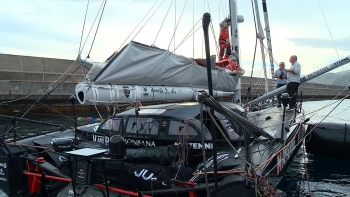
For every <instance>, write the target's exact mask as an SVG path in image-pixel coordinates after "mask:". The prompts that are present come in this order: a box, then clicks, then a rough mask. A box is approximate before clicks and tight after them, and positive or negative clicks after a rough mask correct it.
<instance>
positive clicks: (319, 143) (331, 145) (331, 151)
mask: <svg viewBox="0 0 350 197" xmlns="http://www.w3.org/2000/svg"><path fill="white" fill-rule="evenodd" d="M316 125H317V124H310V125H309V126H308V128H307V131H306V134H309V136H307V137H306V139H305V146H306V152H307V153H310V154H314V155H318V156H323V157H330V158H336V159H346V160H350V154H348V153H350V131H349V130H350V126H349V125H346V124H344V123H332V122H322V123H320V124H319V125H318V126H317V127H315V126H316Z"/></svg>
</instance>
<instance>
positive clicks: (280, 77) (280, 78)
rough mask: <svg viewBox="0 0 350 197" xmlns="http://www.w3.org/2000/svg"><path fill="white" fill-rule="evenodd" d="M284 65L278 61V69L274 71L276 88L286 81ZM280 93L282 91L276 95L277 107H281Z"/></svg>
mask: <svg viewBox="0 0 350 197" xmlns="http://www.w3.org/2000/svg"><path fill="white" fill-rule="evenodd" d="M284 67H285V65H284V62H280V63H279V69H277V70H276V71H275V78H277V88H279V87H282V86H284V85H286V83H287V72H286V69H285V68H284ZM281 94H282V93H280V94H278V95H277V100H278V105H277V107H281Z"/></svg>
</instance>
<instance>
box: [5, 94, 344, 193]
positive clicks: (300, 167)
mask: <svg viewBox="0 0 350 197" xmlns="http://www.w3.org/2000/svg"><path fill="white" fill-rule="evenodd" d="M332 103H333V104H332ZM330 104H332V105H330ZM336 104H338V103H337V102H336V103H334V101H312V102H304V104H303V107H304V109H305V111H306V118H310V119H311V121H310V122H318V121H320V120H321V119H323V117H324V116H325V115H327V114H328V112H330V111H331V110H332V109H333V108H334V107H335V106H336ZM325 105H329V106H328V107H324V106H325ZM349 108H350V100H345V101H343V102H342V103H341V104H340V105H339V106H338V107H337V108H336V109H335V110H334V111H333V112H332V113H331V114H330V116H329V117H328V118H327V119H326V120H325V121H333V122H341V123H350V110H349ZM100 113H101V115H102V116H103V117H104V118H106V117H107V113H106V112H100ZM77 117H99V116H98V114H97V113H89V114H77ZM24 118H30V119H34V120H39V121H44V122H49V123H55V124H61V125H63V126H64V127H66V128H68V127H72V126H73V125H74V121H73V116H72V115H69V116H61V115H46V114H45V115H43V114H28V115H26V116H25V117H24ZM88 122H89V121H88V120H85V121H79V122H78V125H81V124H86V123H88ZM7 124H8V121H4V120H1V119H0V132H1V133H2V132H3V131H4V130H5V127H6V125H7ZM17 128H18V133H19V134H21V135H28V134H31V133H40V132H45V131H56V130H57V129H58V128H54V127H51V126H45V125H38V124H30V123H23V122H19V124H18V125H17ZM303 151H304V150H303V147H302V148H301V150H300V151H299V152H298V154H297V155H296V157H295V159H294V161H293V162H292V164H291V166H290V168H289V169H288V170H287V172H286V174H285V177H284V178H283V179H282V181H281V183H280V185H279V186H278V188H279V189H281V190H283V191H286V192H287V193H288V195H289V196H291V197H299V196H309V187H308V181H307V179H306V174H307V175H308V177H309V184H310V189H311V193H312V196H315V197H318V196H320V197H330V196H332V197H338V196H346V195H347V194H349V193H350V161H346V160H337V159H329V158H322V157H317V156H310V155H306V159H304V153H303ZM344 154H350V153H344ZM305 163H306V168H307V171H306V168H305ZM0 195H1V194H0Z"/></svg>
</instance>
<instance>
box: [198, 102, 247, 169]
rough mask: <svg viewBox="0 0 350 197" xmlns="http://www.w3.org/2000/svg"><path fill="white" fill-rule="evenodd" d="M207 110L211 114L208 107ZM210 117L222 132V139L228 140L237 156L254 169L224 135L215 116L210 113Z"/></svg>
mask: <svg viewBox="0 0 350 197" xmlns="http://www.w3.org/2000/svg"><path fill="white" fill-rule="evenodd" d="M205 109H206V110H207V111H208V112H210V110H209V108H208V107H207V106H205ZM208 114H209V116H210V119H211V120H212V121H213V122H214V124H215V126H216V127H217V128H218V130H219V131H220V133H221V135H222V137H223V138H224V139H225V140H226V142H227V143H228V144H229V145H230V147H231V148H232V149H233V150H234V151H235V152H236V154H237V155H238V156H239V157H240V158H241V159H242V160H243V161H244V162H245V163H246V164H247V165H249V166H250V167H252V164H251V163H249V162H248V161H247V160H246V159H245V158H244V157H243V156H242V155H241V154H239V152H238V151H237V149H236V148H235V147H234V146H233V145H232V143H231V142H230V140H229V139H228V138H227V137H226V135H225V134H224V132H223V131H222V130H221V128H220V126H219V124H218V123H217V121H216V120H215V118H214V117H213V114H211V113H208ZM214 135H215V134H214Z"/></svg>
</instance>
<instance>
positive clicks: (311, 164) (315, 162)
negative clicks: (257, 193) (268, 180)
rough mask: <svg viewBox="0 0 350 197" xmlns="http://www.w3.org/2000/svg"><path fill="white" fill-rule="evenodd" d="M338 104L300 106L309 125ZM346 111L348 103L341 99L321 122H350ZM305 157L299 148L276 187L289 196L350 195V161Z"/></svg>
mask: <svg viewBox="0 0 350 197" xmlns="http://www.w3.org/2000/svg"><path fill="white" fill-rule="evenodd" d="M337 104H338V102H335V101H312V102H305V103H304V105H303V106H304V109H305V111H306V118H310V120H311V121H310V122H314V123H317V122H319V121H320V120H322V119H323V118H324V117H325V116H326V115H327V114H328V113H329V112H330V111H331V110H333V108H334V107H336V105H337ZM326 105H329V106H327V107H325V106H326ZM349 108H350V100H344V101H343V102H342V103H340V104H339V106H338V107H337V108H335V109H334V111H333V112H332V113H331V114H329V116H328V117H327V118H326V119H325V120H324V121H325V122H327V121H328V122H331V121H332V122H339V123H350V111H349ZM344 154H350V153H344ZM305 158H306V159H304V149H303V147H302V148H301V149H300V151H299V152H298V154H297V155H296V157H295V159H294V161H293V163H292V164H291V166H290V168H289V169H288V170H287V172H286V174H285V176H284V178H283V179H282V181H281V183H280V185H279V186H278V188H279V189H281V190H284V191H286V192H287V193H288V195H289V196H291V197H297V196H298V197H299V196H309V191H310V190H311V195H312V196H315V197H319V196H320V197H330V196H332V197H338V196H347V194H350V161H347V160H339V159H331V158H324V157H319V156H314V155H305ZM305 164H306V167H305ZM306 169H307V171H306ZM307 175H308V178H309V182H308V181H307ZM309 184H310V190H309Z"/></svg>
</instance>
